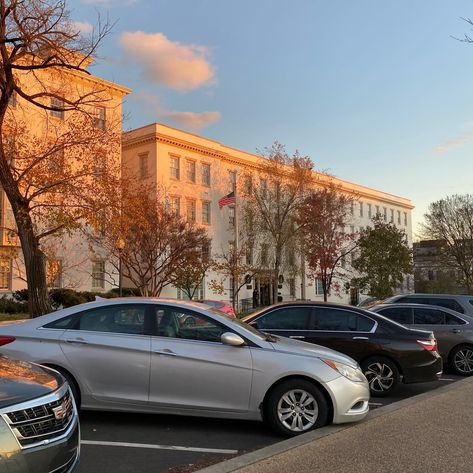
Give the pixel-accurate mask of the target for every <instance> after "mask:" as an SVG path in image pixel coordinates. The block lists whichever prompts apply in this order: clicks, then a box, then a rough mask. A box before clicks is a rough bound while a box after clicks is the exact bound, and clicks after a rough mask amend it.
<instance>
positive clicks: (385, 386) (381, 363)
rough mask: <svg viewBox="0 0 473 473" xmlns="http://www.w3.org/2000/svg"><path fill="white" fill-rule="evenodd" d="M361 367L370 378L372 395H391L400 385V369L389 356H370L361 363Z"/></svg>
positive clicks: (367, 377) (368, 378)
mask: <svg viewBox="0 0 473 473" xmlns="http://www.w3.org/2000/svg"><path fill="white" fill-rule="evenodd" d="M361 369H362V370H363V373H364V375H365V376H366V379H367V380H368V384H369V387H370V393H371V395H372V396H375V397H385V396H389V395H390V394H391V393H392V392H393V390H394V389H396V387H397V386H398V385H399V379H400V377H399V370H398V369H397V366H396V365H395V364H394V363H393V362H392V361H391V360H389V359H388V358H383V357H381V356H380V357H373V358H368V359H366V360H365V361H364V362H363V363H362V364H361Z"/></svg>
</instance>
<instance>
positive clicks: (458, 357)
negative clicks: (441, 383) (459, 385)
mask: <svg viewBox="0 0 473 473" xmlns="http://www.w3.org/2000/svg"><path fill="white" fill-rule="evenodd" d="M453 362H454V364H455V368H456V369H457V370H458V371H461V372H462V373H471V372H473V350H470V349H469V348H463V349H462V350H459V351H458V352H457V353H456V354H455V357H454V359H453Z"/></svg>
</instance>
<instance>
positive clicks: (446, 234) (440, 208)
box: [422, 194, 473, 292]
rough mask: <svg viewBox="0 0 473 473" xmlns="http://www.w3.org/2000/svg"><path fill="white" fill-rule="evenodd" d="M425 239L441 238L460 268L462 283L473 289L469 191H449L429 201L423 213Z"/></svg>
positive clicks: (472, 216)
mask: <svg viewBox="0 0 473 473" xmlns="http://www.w3.org/2000/svg"><path fill="white" fill-rule="evenodd" d="M424 219H425V223H424V224H423V226H422V231H423V234H424V236H425V237H426V238H427V239H431V240H441V241H442V242H444V244H445V248H446V251H447V253H448V256H449V257H450V258H452V259H453V260H454V261H455V263H456V264H457V266H458V269H459V270H460V271H461V273H462V275H463V277H462V281H461V282H462V283H463V285H464V286H465V289H466V290H467V291H468V292H471V291H472V290H473V195H471V194H464V195H458V194H455V195H452V196H449V197H446V198H445V199H441V200H438V201H436V202H432V203H431V204H430V205H429V209H428V211H427V213H426V214H425V215H424Z"/></svg>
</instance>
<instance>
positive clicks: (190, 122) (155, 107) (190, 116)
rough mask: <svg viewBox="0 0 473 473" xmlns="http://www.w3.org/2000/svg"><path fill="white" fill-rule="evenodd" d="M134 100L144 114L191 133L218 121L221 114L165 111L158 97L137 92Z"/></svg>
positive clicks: (213, 112)
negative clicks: (141, 106)
mask: <svg viewBox="0 0 473 473" xmlns="http://www.w3.org/2000/svg"><path fill="white" fill-rule="evenodd" d="M134 98H135V99H136V100H139V101H140V102H141V103H142V104H143V106H144V107H145V112H147V113H149V114H150V115H152V116H153V117H156V116H157V117H158V118H159V119H164V120H171V121H172V122H174V123H175V124H176V125H178V126H182V127H183V128H187V129H190V130H193V131H197V130H201V129H202V128H204V127H206V126H209V125H212V124H214V123H216V122H218V121H219V120H220V118H221V117H222V114H221V113H220V112H217V111H212V112H179V111H171V110H167V108H166V107H165V106H164V105H162V103H161V102H160V100H159V97H157V96H156V95H153V94H149V93H147V92H138V93H136V94H135V95H134Z"/></svg>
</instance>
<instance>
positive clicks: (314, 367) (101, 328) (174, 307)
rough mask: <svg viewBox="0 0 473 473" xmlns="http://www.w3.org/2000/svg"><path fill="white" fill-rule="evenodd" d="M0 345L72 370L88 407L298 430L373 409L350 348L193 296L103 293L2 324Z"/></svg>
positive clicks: (78, 396) (73, 382) (19, 354)
mask: <svg viewBox="0 0 473 473" xmlns="http://www.w3.org/2000/svg"><path fill="white" fill-rule="evenodd" d="M182 317H194V318H195V323H194V324H190V325H181V324H180V323H179V320H180V319H181V318H182ZM0 345H2V346H1V347H0V352H3V353H8V354H10V355H12V356H16V357H19V358H23V359H24V358H30V359H33V360H35V361H37V362H41V363H43V364H45V365H49V366H52V367H54V368H55V369H57V370H58V371H60V372H61V373H63V375H64V376H65V377H66V378H67V379H68V380H69V382H70V384H71V385H72V386H73V388H74V392H75V397H76V399H78V400H79V402H80V404H81V407H82V408H83V409H106V410H118V411H124V410H126V411H139V412H159V413H172V414H183V415H202V416H207V417H209V416H214V417H227V418H238V419H259V420H261V419H262V418H264V419H265V420H266V421H267V422H268V423H269V424H270V425H271V426H272V427H273V428H275V429H277V430H278V431H279V432H281V433H283V434H286V435H289V436H290V435H296V434H299V433H301V432H305V431H308V430H310V429H313V428H317V427H320V426H322V425H325V424H327V423H330V422H334V423H337V424H338V423H343V422H352V421H357V420H360V419H362V418H364V417H365V416H366V414H367V413H368V401H369V389H368V383H367V381H366V378H365V377H364V376H363V373H362V372H361V370H360V367H359V366H358V365H357V363H356V362H355V361H353V360H352V359H351V358H349V357H348V356H346V355H343V354H341V353H337V352H335V351H333V350H329V349H326V348H323V347H315V346H313V345H309V344H305V343H301V342H299V341H296V340H289V339H285V338H280V337H275V336H273V335H269V334H264V333H261V332H259V331H258V330H255V329H253V328H252V327H250V326H249V325H246V324H243V323H242V322H240V321H239V320H237V319H234V318H232V317H228V316H226V315H225V314H222V312H220V311H216V310H215V309H212V308H210V307H208V306H204V305H202V304H198V303H193V302H183V301H176V300H170V299H169V300H167V299H151V298H150V299H147V298H126V299H110V300H103V299H102V300H99V301H95V302H90V303H87V304H82V305H79V306H74V307H71V308H68V309H63V310H60V311H58V312H55V313H51V314H48V315H44V316H42V317H38V318H36V319H30V320H27V321H23V322H22V323H20V322H19V323H14V324H11V323H10V324H5V325H1V324H0Z"/></svg>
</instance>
